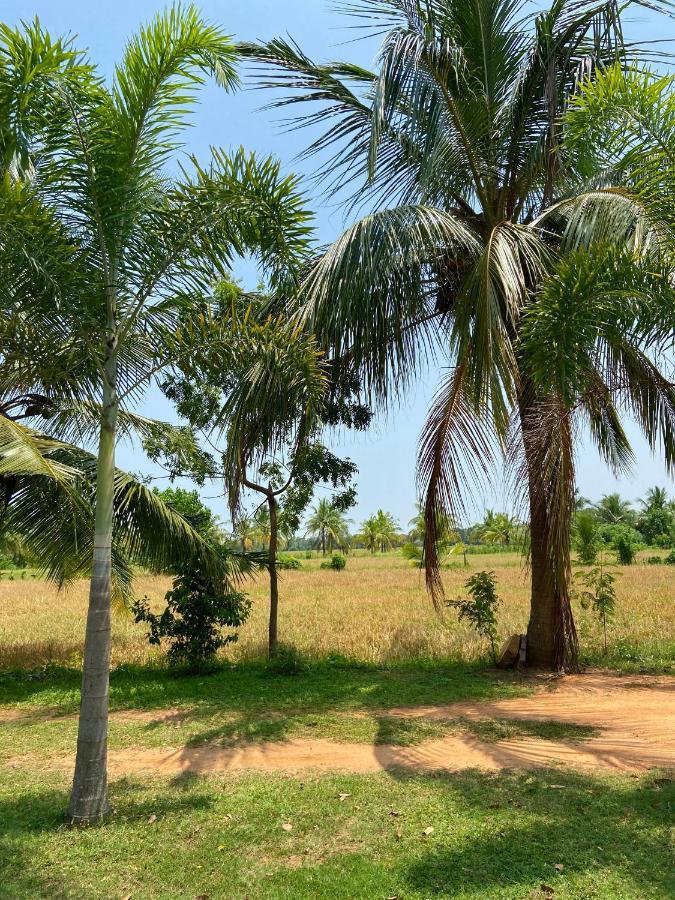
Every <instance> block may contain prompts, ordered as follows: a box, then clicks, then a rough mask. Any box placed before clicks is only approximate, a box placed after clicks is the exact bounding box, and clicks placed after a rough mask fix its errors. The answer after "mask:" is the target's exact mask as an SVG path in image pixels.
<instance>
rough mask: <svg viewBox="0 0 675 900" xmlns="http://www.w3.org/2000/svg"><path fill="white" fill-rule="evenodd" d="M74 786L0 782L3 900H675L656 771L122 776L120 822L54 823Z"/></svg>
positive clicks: (117, 804)
mask: <svg viewBox="0 0 675 900" xmlns="http://www.w3.org/2000/svg"><path fill="white" fill-rule="evenodd" d="M67 788H68V784H67V782H66V780H65V779H63V778H61V777H57V776H54V775H52V774H49V773H47V774H39V773H38V774H36V773H30V774H28V773H22V772H18V771H17V772H15V773H13V774H12V777H11V779H8V778H3V779H2V780H0V869H2V871H3V880H2V896H3V898H5V900H25V898H28V897H30V898H51V900H65V898H77V900H94V898H122V897H131V898H133V900H157V898H160V900H161V898H171V900H174V898H195V897H200V898H207V897H208V898H225V900H230V898H232V900H235V898H236V900H243V898H256V900H258V898H261V900H304V898H307V900H309V898H315V897H321V898H326V900H330V898H342V900H344V898H346V897H358V898H369V900H370V898H382V900H384V898H393V897H396V898H400V900H425V898H426V900H429V898H450V897H452V898H457V900H523V898H531V900H536V898H542V900H543V898H547V897H554V898H556V900H585V898H588V900H590V898H593V900H636V898H638V897H639V898H640V900H666V898H670V897H672V896H673V891H675V878H674V871H675V870H674V869H673V866H672V857H671V855H670V852H669V845H668V842H669V828H670V826H671V825H672V809H673V806H674V805H675V785H674V784H673V783H672V782H669V781H668V780H667V779H658V778H655V777H654V776H653V775H652V776H649V777H643V778H620V777H616V776H615V777H612V778H599V777H590V776H587V775H581V774H566V773H563V772H560V771H558V770H556V771H555V772H547V771H538V772H537V773H535V774H531V775H529V774H526V773H522V774H510V773H505V774H502V775H499V776H496V775H488V774H479V773H475V772H473V773H472V772H467V773H463V774H460V775H452V776H446V775H434V776H427V775H425V776H422V775H411V774H403V773H398V772H393V771H392V772H386V773H381V774H378V775H360V776H348V775H340V776H338V775H333V776H323V777H320V778H319V777H313V776H309V777H306V778H303V779H302V780H300V779H298V778H290V777H283V776H280V775H265V776H249V775H246V776H237V777H233V776H232V775H229V776H227V777H226V778H220V777H209V778H201V777H196V776H180V777H178V778H174V779H172V780H170V781H167V780H160V779H156V780H154V779H151V780H147V781H140V780H128V779H125V780H121V781H118V782H116V783H115V784H114V785H113V786H112V790H111V799H112V803H113V807H114V813H113V816H112V818H111V820H110V821H109V822H108V823H107V824H106V825H105V826H104V827H95V828H90V829H81V830H78V829H67V828H65V827H64V826H63V825H61V824H60V822H61V815H62V811H63V809H64V806H65V803H66V797H67ZM340 796H342V799H340ZM284 825H286V826H289V825H290V826H291V828H290V830H286V829H284V828H283V826H284ZM429 828H431V829H433V831H431V832H428V829H429ZM425 831H426V832H428V833H426V834H425Z"/></svg>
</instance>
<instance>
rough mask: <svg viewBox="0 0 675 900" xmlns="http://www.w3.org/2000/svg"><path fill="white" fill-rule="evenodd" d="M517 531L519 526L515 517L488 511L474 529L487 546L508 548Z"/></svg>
mask: <svg viewBox="0 0 675 900" xmlns="http://www.w3.org/2000/svg"><path fill="white" fill-rule="evenodd" d="M519 530H520V524H519V522H518V519H517V518H516V516H509V515H508V513H499V512H498V513H495V512H493V510H491V509H488V510H487V512H486V514H485V519H484V521H483V522H482V524H481V525H479V526H478V528H477V529H476V535H477V537H479V538H480V539H481V540H483V541H485V542H486V543H487V544H504V546H506V547H508V546H509V545H510V544H511V543H512V542H513V541H514V539H515V538H516V537H517V536H518V534H519Z"/></svg>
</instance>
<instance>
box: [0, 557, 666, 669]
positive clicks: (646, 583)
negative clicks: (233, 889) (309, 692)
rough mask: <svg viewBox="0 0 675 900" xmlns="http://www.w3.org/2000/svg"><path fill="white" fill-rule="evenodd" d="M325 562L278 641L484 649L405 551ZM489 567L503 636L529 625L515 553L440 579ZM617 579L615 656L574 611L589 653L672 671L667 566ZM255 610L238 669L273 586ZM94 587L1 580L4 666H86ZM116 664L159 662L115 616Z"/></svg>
mask: <svg viewBox="0 0 675 900" xmlns="http://www.w3.org/2000/svg"><path fill="white" fill-rule="evenodd" d="M319 564H320V560H318V559H312V560H305V559H303V560H302V568H301V569H300V570H299V571H285V572H283V573H282V577H281V603H280V635H281V639H282V641H283V642H284V643H286V644H290V645H293V646H294V647H295V648H296V649H297V650H299V651H300V652H301V653H302V654H303V655H304V656H306V657H308V658H310V659H321V658H324V657H326V656H330V655H333V654H336V655H340V656H343V657H346V658H348V659H350V660H358V661H364V662H369V663H378V664H391V663H397V662H404V661H414V660H421V659H435V660H438V659H456V660H458V661H471V660H472V659H475V658H476V657H477V656H480V655H481V654H484V653H485V647H484V646H483V645H482V644H481V643H480V642H479V641H477V640H476V638H475V637H474V635H473V634H472V633H471V632H470V630H469V629H468V628H466V627H465V626H464V625H463V624H462V625H460V624H458V623H457V621H456V617H455V614H454V612H453V611H452V610H448V612H447V614H446V616H445V621H444V622H441V621H439V619H438V618H437V617H436V615H435V613H434V612H433V609H432V608H431V604H430V601H429V599H428V597H427V595H426V592H425V589H424V580H423V576H422V575H421V573H420V571H419V569H415V568H413V567H411V565H410V563H408V562H407V561H406V560H404V559H403V558H402V557H401V555H400V554H398V553H392V554H387V555H383V556H374V557H371V556H368V555H366V556H351V557H350V558H349V563H348V566H347V568H346V570H344V571H343V572H333V571H330V570H328V571H326V570H322V569H320V568H319ZM477 569H492V570H494V571H495V573H496V575H497V578H498V588H499V593H500V596H501V597H502V599H503V605H502V607H501V610H500V616H499V619H500V627H499V630H500V635H508V634H511V633H513V632H516V631H521V630H523V629H524V627H525V625H526V621H527V604H528V592H529V580H528V573H527V571H526V570H525V569H524V568H523V566H522V562H521V560H520V558H519V557H518V556H516V555H514V554H495V555H489V556H487V555H486V556H469V557H468V568H466V569H465V568H463V567H461V566H460V567H458V568H452V569H448V570H446V572H445V583H446V590H447V596H448V597H455V596H458V595H459V594H461V593H462V591H463V582H464V581H465V579H466V577H467V575H468V574H469V573H470V572H471V571H473V570H477ZM620 571H621V576H620V578H619V579H618V585H617V592H618V598H619V602H618V606H617V611H616V616H615V618H614V620H613V622H612V623H611V625H610V629H609V638H610V652H609V655H608V657H607V658H606V660H605V659H604V658H603V656H602V654H601V647H602V641H601V631H600V628H599V626H598V624H597V622H596V621H595V619H594V617H593V616H592V614H591V613H590V612H589V611H586V610H583V609H581V607H580V605H579V604H578V603H576V604H575V608H576V614H577V624H578V628H579V632H580V636H581V639H582V645H583V649H584V656H585V658H586V659H587V660H589V661H592V662H593V663H595V664H601V665H602V664H603V662H606V663H607V665H611V666H618V667H621V668H628V669H630V668H635V669H645V670H649V669H653V670H661V671H669V670H671V671H672V670H673V669H675V659H674V656H675V654H674V649H675V602H674V600H675V583H674V579H673V575H674V574H675V573H674V572H673V569H672V568H671V567H670V566H665V565H663V566H653V565H651V566H650V565H645V564H644V562H642V561H641V560H638V563H637V564H636V565H634V566H631V567H624V568H622V569H621V570H620ZM169 583H170V582H169V579H168V578H164V577H146V576H144V577H139V578H137V580H136V582H135V590H136V592H137V594H138V595H139V596H143V595H147V596H149V597H150V598H151V599H152V600H153V601H156V604H157V607H158V608H159V607H160V606H161V599H162V597H163V595H164V592H165V591H166V590H167V588H168V586H169ZM247 589H248V590H249V592H250V594H251V597H252V598H253V601H254V604H253V610H252V613H251V617H250V619H249V621H248V622H247V623H246V625H245V626H244V627H243V628H242V629H241V633H240V638H239V641H238V643H237V644H235V645H233V646H231V647H230V648H228V649H227V651H226V656H227V659H229V660H231V661H232V662H240V661H247V660H255V659H260V658H261V657H262V656H264V648H265V629H266V612H267V605H266V581H265V579H264V578H262V577H261V578H260V579H259V580H258V582H257V583H255V584H249V585H248V588H247ZM86 597H87V585H86V584H85V583H84V582H80V583H77V584H74V585H73V586H72V587H70V588H69V589H68V590H67V591H64V592H61V593H59V592H58V591H57V590H56V589H55V588H54V587H52V586H51V585H49V584H48V583H45V582H42V581H37V580H17V581H11V582H10V581H7V580H3V581H1V582H0V669H7V668H15V667H21V668H36V667H39V666H43V665H46V664H50V663H54V664H62V665H64V664H65V665H79V663H80V661H81V648H82V639H83V633H84V623H85V609H86ZM113 630H114V638H113V665H114V666H117V665H120V664H122V663H132V664H142V663H146V662H151V661H154V660H156V661H159V659H161V656H162V654H161V651H159V650H158V649H157V648H152V647H150V646H149V645H148V643H147V641H146V639H145V634H144V629H143V627H142V626H140V625H136V624H135V623H134V622H133V620H132V618H131V617H130V616H129V615H128V614H124V613H118V614H117V615H116V616H115V617H114V624H113Z"/></svg>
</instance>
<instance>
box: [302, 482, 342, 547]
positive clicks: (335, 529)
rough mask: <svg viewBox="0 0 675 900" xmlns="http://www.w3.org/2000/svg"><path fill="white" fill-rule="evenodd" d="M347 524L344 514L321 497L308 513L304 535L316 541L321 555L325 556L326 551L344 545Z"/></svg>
mask: <svg viewBox="0 0 675 900" xmlns="http://www.w3.org/2000/svg"><path fill="white" fill-rule="evenodd" d="M347 522H348V520H347V519H346V518H345V515H344V513H343V512H342V511H341V510H339V509H337V508H336V507H335V506H333V504H332V503H331V502H330V500H328V499H327V498H326V497H322V498H321V499H320V500H319V502H318V503H317V504H316V506H315V507H314V508H313V509H312V510H311V512H310V516H309V518H308V520H307V530H306V534H307V535H311V537H313V538H314V539H315V540H316V542H317V544H318V546H319V547H320V548H321V555H322V556H325V555H326V551H327V550H332V549H333V547H335V546H337V547H339V548H342V547H344V546H345V545H346V543H347V540H348V531H347Z"/></svg>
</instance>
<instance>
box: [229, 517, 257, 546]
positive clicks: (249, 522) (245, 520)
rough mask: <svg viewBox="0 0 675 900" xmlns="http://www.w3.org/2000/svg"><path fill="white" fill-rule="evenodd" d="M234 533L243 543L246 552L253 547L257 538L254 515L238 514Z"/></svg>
mask: <svg viewBox="0 0 675 900" xmlns="http://www.w3.org/2000/svg"><path fill="white" fill-rule="evenodd" d="M232 534H233V536H234V537H235V539H236V540H237V541H239V543H240V544H241V549H242V551H243V552H244V553H246V552H247V551H248V550H250V549H251V547H252V546H253V542H254V541H255V539H256V535H257V531H256V523H255V519H254V518H253V517H252V516H238V517H237V519H236V521H235V522H234V523H233V528H232Z"/></svg>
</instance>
